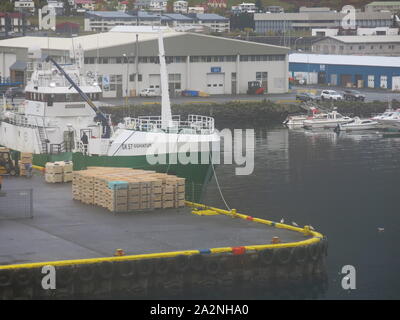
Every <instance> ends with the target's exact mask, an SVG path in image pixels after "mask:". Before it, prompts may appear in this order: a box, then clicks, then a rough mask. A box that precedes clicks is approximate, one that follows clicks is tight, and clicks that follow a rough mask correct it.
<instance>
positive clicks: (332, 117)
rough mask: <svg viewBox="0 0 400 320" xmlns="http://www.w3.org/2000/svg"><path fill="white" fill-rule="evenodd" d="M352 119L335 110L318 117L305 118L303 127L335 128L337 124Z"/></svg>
mask: <svg viewBox="0 0 400 320" xmlns="http://www.w3.org/2000/svg"><path fill="white" fill-rule="evenodd" d="M351 121H353V119H352V118H350V117H347V116H342V115H341V114H340V113H338V112H337V111H336V110H334V111H332V112H329V113H327V114H325V115H324V116H323V117H320V118H313V119H307V120H305V121H304V128H306V129H314V128H335V127H336V126H337V125H338V124H345V123H349V122H351Z"/></svg>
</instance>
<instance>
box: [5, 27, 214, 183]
mask: <svg viewBox="0 0 400 320" xmlns="http://www.w3.org/2000/svg"><path fill="white" fill-rule="evenodd" d="M158 45H159V58H160V75H161V89H162V103H161V116H157V117H148V116H143V117H137V118H130V117H127V118H124V121H123V122H122V123H119V124H118V125H117V126H113V125H112V121H111V117H110V115H105V114H103V113H102V112H101V111H100V109H99V107H98V104H99V99H100V96H101V89H100V87H99V85H98V83H97V77H96V76H94V77H93V76H92V77H90V76H89V75H87V74H83V72H82V70H83V53H82V54H81V55H78V56H79V57H78V58H77V59H76V60H75V61H74V64H71V65H59V64H58V63H57V62H56V61H55V60H54V59H53V58H51V57H47V59H46V61H40V62H37V63H35V67H34V71H33V73H32V76H31V79H30V81H29V82H28V84H27V86H26V88H25V100H24V102H23V103H22V104H21V105H19V106H16V107H15V108H14V109H13V110H9V106H8V107H7V103H4V108H3V109H2V112H1V115H0V120H1V121H0V145H2V146H5V147H8V148H10V149H13V150H16V151H20V152H30V153H33V154H34V155H33V163H34V164H35V165H38V166H44V165H45V163H46V162H49V161H58V160H70V161H73V164H74V170H80V169H84V168H86V167H87V166H115V167H130V168H142V169H151V170H156V171H160V172H169V173H174V174H176V175H178V176H181V177H184V178H186V180H187V183H188V184H192V185H193V188H195V187H194V185H196V186H199V188H202V185H203V183H204V181H206V180H207V179H209V178H210V176H211V173H212V170H210V169H211V165H210V161H209V162H207V161H202V162H200V161H199V159H203V160H204V159H209V158H210V157H209V155H210V152H212V149H213V147H212V146H214V145H215V143H218V142H219V139H220V138H219V134H218V133H217V131H216V130H215V129H214V119H213V118H212V117H207V116H202V115H188V117H187V119H183V118H181V117H180V116H179V115H172V114H171V105H170V100H169V94H168V73H167V68H166V62H165V52H164V44H163V36H162V32H161V30H160V31H159V37H158ZM210 145H211V146H210ZM205 146H206V147H205ZM188 153H189V154H190V159H188V157H187V155H188ZM204 154H206V155H204ZM196 190H197V189H196Z"/></svg>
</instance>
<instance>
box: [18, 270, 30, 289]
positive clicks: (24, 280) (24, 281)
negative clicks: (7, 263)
mask: <svg viewBox="0 0 400 320" xmlns="http://www.w3.org/2000/svg"><path fill="white" fill-rule="evenodd" d="M32 280H33V269H17V270H16V271H15V274H14V284H15V285H17V286H20V287H26V286H29V285H31V284H32Z"/></svg>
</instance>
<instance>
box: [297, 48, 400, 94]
mask: <svg viewBox="0 0 400 320" xmlns="http://www.w3.org/2000/svg"><path fill="white" fill-rule="evenodd" d="M289 70H290V75H291V76H292V77H293V78H294V79H296V80H297V81H299V82H300V83H303V84H325V85H326V84H328V85H331V86H341V87H356V88H376V89H378V88H380V89H392V90H396V91H398V90H400V58H399V57H385V56H355V55H327V54H302V53H295V54H291V55H290V56H289Z"/></svg>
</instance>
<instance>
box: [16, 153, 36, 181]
mask: <svg viewBox="0 0 400 320" xmlns="http://www.w3.org/2000/svg"><path fill="white" fill-rule="evenodd" d="M32 158H33V155H32V153H29V152H21V157H20V160H19V163H18V166H19V175H20V176H26V165H30V166H32Z"/></svg>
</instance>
